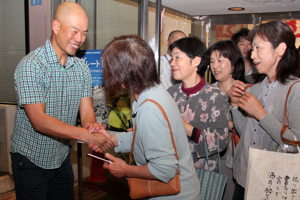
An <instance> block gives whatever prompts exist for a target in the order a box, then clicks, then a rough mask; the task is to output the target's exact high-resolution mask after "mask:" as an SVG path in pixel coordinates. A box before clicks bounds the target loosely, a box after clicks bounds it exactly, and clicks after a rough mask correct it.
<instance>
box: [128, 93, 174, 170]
mask: <svg viewBox="0 0 300 200" xmlns="http://www.w3.org/2000/svg"><path fill="white" fill-rule="evenodd" d="M146 101H150V102H152V103H154V104H156V105H157V106H158V108H159V109H160V110H161V112H162V114H163V115H164V118H165V119H166V121H167V123H168V126H169V130H170V135H171V140H172V144H173V148H174V150H175V157H176V159H177V160H178V154H177V150H176V146H175V141H174V137H173V134H172V128H171V125H170V122H169V119H168V116H167V114H166V112H165V110H164V109H163V108H162V107H161V105H160V104H159V103H157V102H156V101H154V100H152V99H146V100H145V101H143V103H145V102H146ZM143 103H141V105H142V104H143ZM141 105H140V106H141ZM136 129H137V127H136V123H135V129H134V133H133V138H132V143H131V149H130V154H129V164H131V163H132V154H133V147H134V142H135V136H136Z"/></svg>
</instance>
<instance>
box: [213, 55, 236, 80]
mask: <svg viewBox="0 0 300 200" xmlns="http://www.w3.org/2000/svg"><path fill="white" fill-rule="evenodd" d="M209 66H210V69H211V71H212V73H213V75H214V77H215V79H216V80H217V81H219V82H224V81H227V80H228V79H231V78H232V71H233V67H232V65H231V62H230V60H229V59H228V58H225V57H223V56H222V55H220V53H219V51H213V52H212V53H211V55H210V65H209Z"/></svg>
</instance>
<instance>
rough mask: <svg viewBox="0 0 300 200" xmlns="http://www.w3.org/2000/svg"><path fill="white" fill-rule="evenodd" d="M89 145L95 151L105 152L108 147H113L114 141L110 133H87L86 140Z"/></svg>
mask: <svg viewBox="0 0 300 200" xmlns="http://www.w3.org/2000/svg"><path fill="white" fill-rule="evenodd" d="M87 143H88V144H89V147H90V148H91V149H93V150H94V151H96V152H101V153H103V152H105V151H107V150H108V149H109V148H113V147H114V146H115V143H114V142H113V141H112V140H111V135H110V134H109V133H107V134H103V133H98V132H94V133H89V138H88V140H87Z"/></svg>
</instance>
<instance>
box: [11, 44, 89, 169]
mask: <svg viewBox="0 0 300 200" xmlns="http://www.w3.org/2000/svg"><path fill="white" fill-rule="evenodd" d="M14 78H15V89H16V92H17V103H18V105H17V106H18V108H17V112H16V118H15V126H14V131H13V134H12V137H11V149H10V151H11V152H12V153H20V154H22V155H24V156H26V157H27V158H28V159H29V160H30V161H31V162H33V163H34V164H36V165H37V166H39V167H41V168H44V169H55V168H59V167H60V166H61V164H62V162H63V161H64V159H65V158H66V157H67V154H68V152H69V143H70V140H68V139H61V138H56V137H54V136H49V135H45V134H42V133H39V132H36V131H35V130H34V129H33V127H32V125H31V123H30V121H29V119H28V117H27V115H26V113H25V110H24V107H23V105H24V104H37V103H44V104H46V111H45V112H46V114H47V115H50V116H52V117H55V118H56V119H58V120H60V121H62V122H64V123H66V124H69V125H75V123H76V119H77V114H78V109H79V104H80V100H81V98H83V97H92V77H91V73H90V70H89V68H88V65H87V64H85V62H84V61H82V60H80V59H79V58H76V57H71V56H70V57H69V58H68V60H67V63H66V66H62V65H61V64H60V63H59V60H58V58H57V56H56V54H55V51H54V49H53V47H52V45H51V43H50V39H48V40H47V41H46V44H45V46H42V47H39V48H37V49H36V50H35V51H33V52H30V53H29V54H28V55H27V56H25V57H24V58H23V59H22V60H21V61H20V63H19V64H18V66H17V69H16V71H15V75H14Z"/></svg>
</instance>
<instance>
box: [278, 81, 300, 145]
mask: <svg viewBox="0 0 300 200" xmlns="http://www.w3.org/2000/svg"><path fill="white" fill-rule="evenodd" d="M298 82H300V80H299V81H295V82H294V83H293V84H292V85H291V86H290V88H289V90H288V93H287V95H286V99H285V104H284V112H283V120H282V123H283V127H282V129H281V132H280V136H281V139H282V141H284V142H285V143H288V144H292V145H300V141H294V140H289V139H286V138H284V137H283V134H284V132H285V131H286V129H287V128H288V125H287V124H286V122H287V101H288V97H289V94H290V91H291V89H292V87H293V85H295V84H296V83H298Z"/></svg>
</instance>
